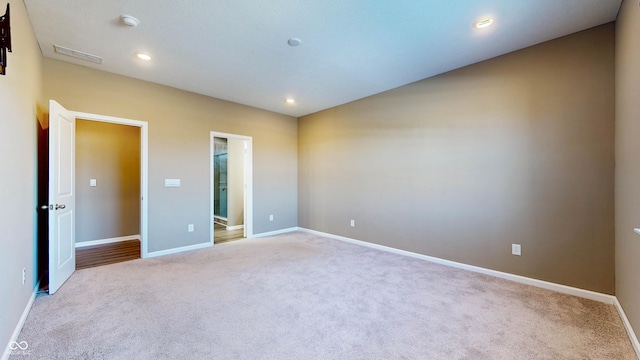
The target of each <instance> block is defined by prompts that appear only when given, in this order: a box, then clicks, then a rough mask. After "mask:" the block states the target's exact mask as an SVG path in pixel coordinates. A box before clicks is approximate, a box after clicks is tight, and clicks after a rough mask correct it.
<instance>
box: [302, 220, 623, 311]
mask: <svg viewBox="0 0 640 360" xmlns="http://www.w3.org/2000/svg"><path fill="white" fill-rule="evenodd" d="M299 230H300V231H303V232H307V233H310V234H314V235H318V236H324V237H327V238H330V239H335V240H340V241H345V242H348V243H352V244H356V245H361V246H366V247H370V248H373V249H378V250H383V251H388V252H392V253H395V254H400V255H405V256H410V257H413V258H417V259H422V260H426V261H430V262H434V263H437V264H441V265H446V266H451V267H454V268H458V269H463V270H469V271H473V272H477V273H481V274H485V275H491V276H495V277H498V278H502V279H506V280H511V281H515V282H519V283H522V284H527V285H532V286H536V287H539V288H543V289H547V290H553V291H557V292H559V293H563V294H569V295H574V296H578V297H581V298H585V299H591V300H595V301H600V302H603V303H606V304H611V305H613V303H614V301H615V296H613V295H607V294H602V293H599V292H595V291H591V290H585V289H579V288H575V287H571V286H566V285H561V284H556V283H552V282H548V281H544V280H538V279H532V278H528V277H525V276H520V275H514V274H509V273H505V272H502V271H497V270H491V269H486V268H483V267H479V266H473V265H467V264H463V263H459V262H455V261H451V260H445V259H440V258H437V257H433V256H427V255H422V254H418V253H414V252H411V251H406V250H400V249H396V248H392V247H388V246H384V245H378V244H373V243H369V242H366V241H361V240H356V239H351V238H347V237H344V236H338V235H333V234H328V233H323V232H320V231H315V230H310V229H305V228H299Z"/></svg>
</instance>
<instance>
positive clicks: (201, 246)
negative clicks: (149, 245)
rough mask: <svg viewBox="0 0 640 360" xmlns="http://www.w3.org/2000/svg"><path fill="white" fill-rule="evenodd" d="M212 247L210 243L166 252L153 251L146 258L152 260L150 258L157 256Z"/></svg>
mask: <svg viewBox="0 0 640 360" xmlns="http://www.w3.org/2000/svg"><path fill="white" fill-rule="evenodd" d="M212 246H213V243H211V242H206V243H200V244H194V245H187V246H182V247H177V248H171V249H166V250H159V251H153V252H150V253H147V257H148V258H152V257H157V256H164V255H170V254H177V253H181V252H184V251H190V250H198V249H204V248H208V247H212Z"/></svg>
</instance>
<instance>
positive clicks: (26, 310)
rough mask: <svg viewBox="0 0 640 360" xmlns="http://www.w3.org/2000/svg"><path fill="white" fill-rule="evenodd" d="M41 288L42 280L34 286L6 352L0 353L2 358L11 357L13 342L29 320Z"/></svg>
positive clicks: (4, 359) (5, 359) (5, 349)
mask: <svg viewBox="0 0 640 360" xmlns="http://www.w3.org/2000/svg"><path fill="white" fill-rule="evenodd" d="M39 288H40V282H39V281H38V283H37V284H36V286H35V287H34V288H33V292H32V293H31V296H30V297H29V301H28V302H27V306H25V308H24V311H23V312H22V316H20V320H18V324H16V328H15V329H14V330H13V334H11V339H9V343H8V344H7V346H6V347H5V348H4V352H3V353H2V354H0V355H1V356H0V360H7V359H9V355H11V343H13V342H16V341H18V336H20V332H21V331H22V327H23V326H24V323H25V321H27V316H29V312H30V311H31V307H32V306H33V302H34V300H35V299H36V293H37V292H38V289H39Z"/></svg>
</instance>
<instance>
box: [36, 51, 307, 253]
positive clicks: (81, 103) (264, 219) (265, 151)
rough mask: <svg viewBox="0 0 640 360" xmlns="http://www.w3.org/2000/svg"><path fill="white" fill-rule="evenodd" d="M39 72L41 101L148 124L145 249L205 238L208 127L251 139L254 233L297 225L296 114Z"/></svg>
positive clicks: (70, 71) (131, 82) (102, 77)
mask: <svg viewBox="0 0 640 360" xmlns="http://www.w3.org/2000/svg"><path fill="white" fill-rule="evenodd" d="M141 71H143V70H141ZM43 74H44V86H43V101H44V100H45V99H49V98H51V99H55V100H57V101H58V102H59V103H61V104H62V105H63V106H65V107H66V108H67V109H69V110H75V111H82V112H88V113H94V114H101V115H109V116H116V117H122V118H129V119H135V120H142V121H147V122H148V123H149V251H151V252H153V251H160V250H165V249H171V248H177V247H182V246H188V245H194V244H199V243H205V242H208V241H210V238H209V226H210V225H209V224H210V216H209V215H210V204H209V202H210V190H211V189H210V186H209V175H210V164H209V162H210V154H209V152H210V143H209V139H210V131H219V132H225V133H231V134H238V135H246V136H252V137H253V201H254V208H253V211H254V219H253V220H254V223H253V224H254V233H261V232H267V231H273V230H278V229H284V228H288V227H292V226H296V225H297V180H296V176H297V122H296V118H293V117H289V116H285V115H280V114H275V113H272V112H268V111H264V110H259V109H255V108H251V107H247V106H242V105H238V104H234V103H230V102H227V101H223V100H218V99H213V98H210V97H206V96H201V95H197V94H194V93H189V92H186V91H181V90H177V89H174V88H170V87H166V86H162V85H157V84H152V83H148V82H144V81H140V80H136V79H132V78H127V77H124V76H119V75H114V74H110V73H106V72H102V71H96V70H93V69H89V68H86V67H82V66H77V65H72V64H68V63H64V62H60V61H56V60H51V59H45V60H44V61H43ZM165 178H171V179H173V178H178V179H181V184H182V186H181V187H180V188H165V187H164V179H165ZM272 213H276V214H278V217H277V221H274V222H269V219H268V216H269V214H272ZM188 224H194V225H195V231H194V232H191V233H190V232H187V225H188Z"/></svg>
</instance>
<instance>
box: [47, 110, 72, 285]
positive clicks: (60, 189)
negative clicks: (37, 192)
mask: <svg viewBox="0 0 640 360" xmlns="http://www.w3.org/2000/svg"><path fill="white" fill-rule="evenodd" d="M75 133H76V118H75V115H73V114H72V113H71V112H70V111H67V109H65V108H64V107H62V105H60V104H58V103H57V102H55V101H53V100H50V101H49V294H53V293H55V292H56V291H57V290H58V289H59V288H60V286H62V284H64V282H65V281H66V280H67V279H68V278H69V277H70V276H71V274H73V272H74V271H75V270H76V249H75V243H76V239H75V207H76V194H75V149H76V146H75V138H76V136H75Z"/></svg>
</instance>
